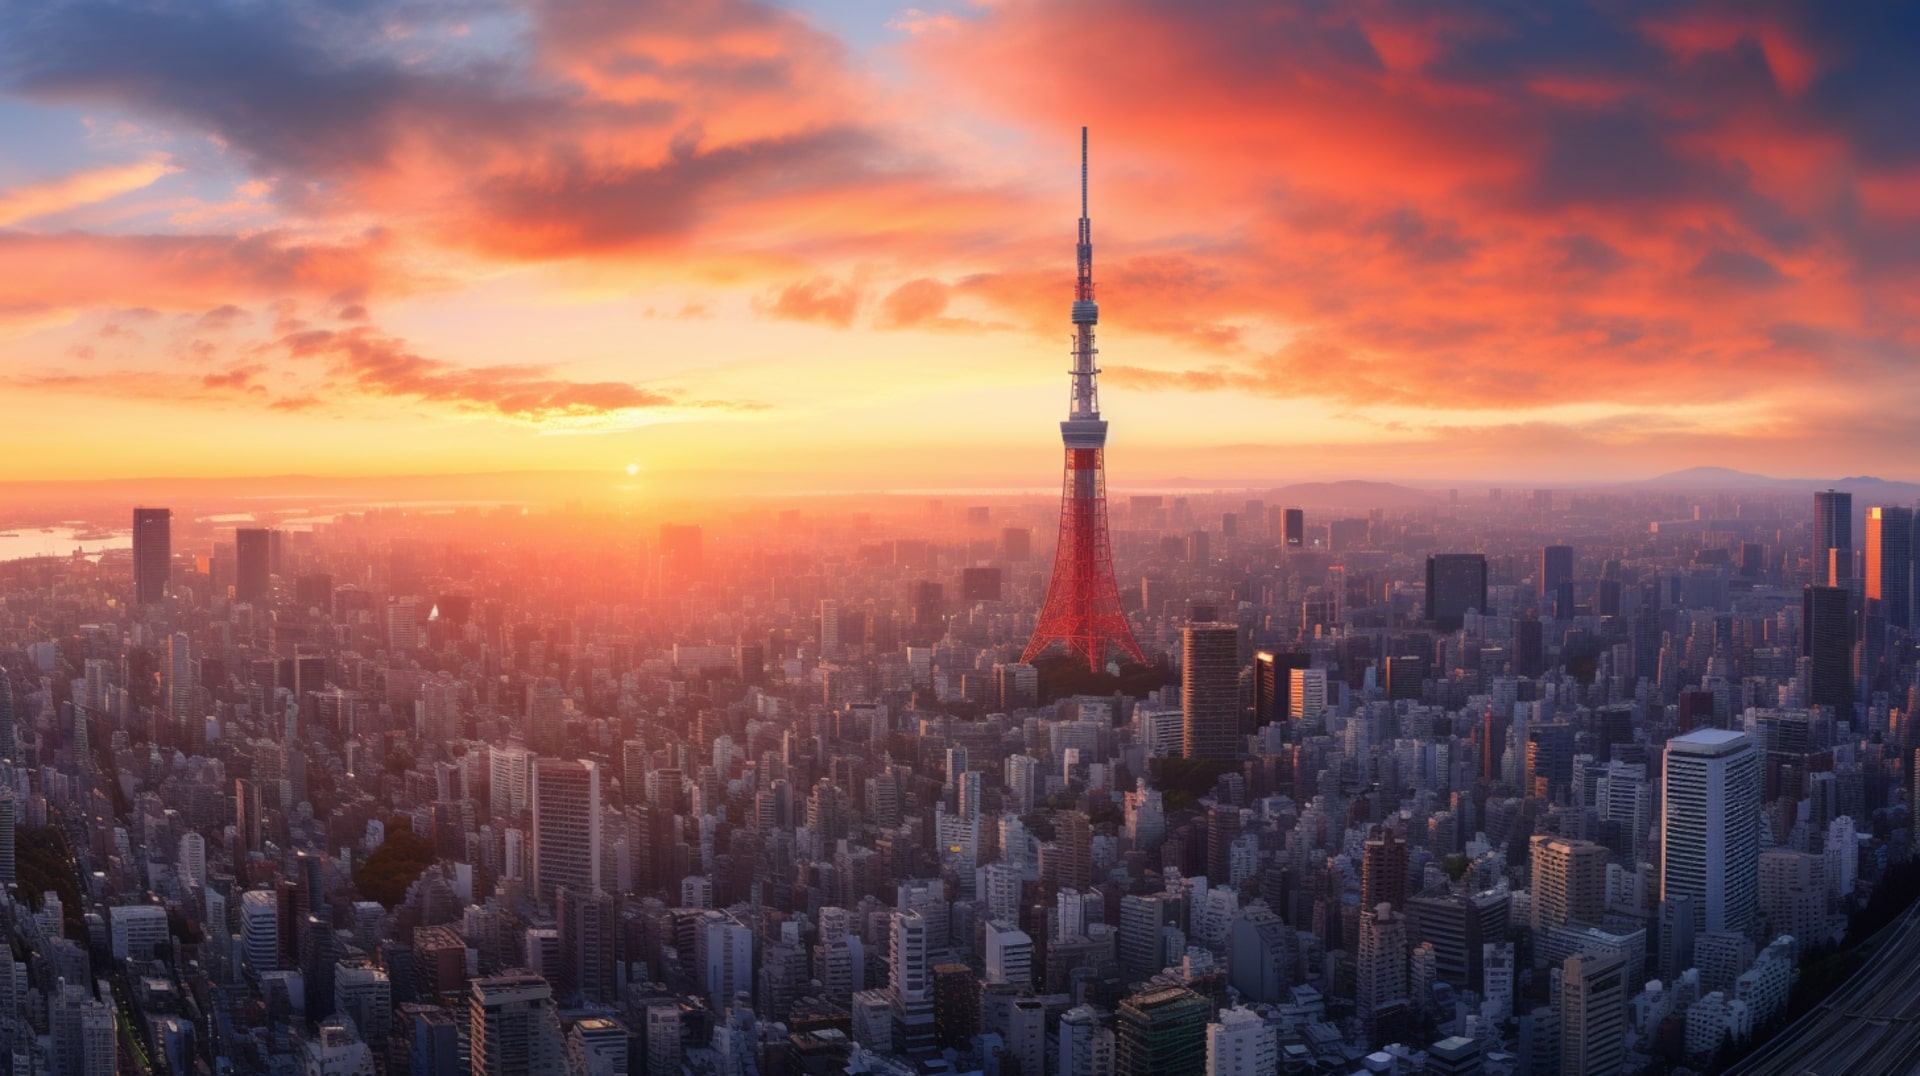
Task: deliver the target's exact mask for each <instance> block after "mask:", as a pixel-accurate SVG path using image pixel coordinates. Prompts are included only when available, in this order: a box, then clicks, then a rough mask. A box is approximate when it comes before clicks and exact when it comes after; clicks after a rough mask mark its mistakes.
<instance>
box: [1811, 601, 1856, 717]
mask: <svg viewBox="0 0 1920 1076" xmlns="http://www.w3.org/2000/svg"><path fill="white" fill-rule="evenodd" d="M1851 599H1852V594H1851V592H1850V591H1849V589H1848V588H1847V587H1844V586H1837V587H1816V586H1809V587H1807V588H1806V589H1805V590H1804V591H1802V596H1801V604H1800V623H1801V629H1800V638H1801V653H1802V656H1804V657H1806V658H1808V659H1810V662H1811V672H1810V676H1811V682H1810V683H1808V684H1807V685H1806V690H1807V701H1808V702H1810V703H1811V704H1813V705H1815V706H1831V707H1833V711H1834V715H1835V717H1837V718H1838V719H1839V720H1842V721H1849V720H1852V718H1853V634H1854V633H1853V615H1852V600H1851Z"/></svg>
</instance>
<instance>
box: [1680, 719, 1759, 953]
mask: <svg viewBox="0 0 1920 1076" xmlns="http://www.w3.org/2000/svg"><path fill="white" fill-rule="evenodd" d="M1760 777H1761V774H1760V752H1759V751H1758V750H1757V749H1755V747H1754V745H1753V741H1751V740H1749V739H1747V737H1746V735H1745V734H1744V733H1739V732H1730V731H1727V730H1725V729H1695V730H1694V731H1692V732H1689V733H1686V734H1684V735H1680V736H1675V737H1674V738H1673V739H1671V740H1668V741H1667V751H1666V766H1665V773H1664V774H1663V776H1662V779H1661V780H1662V787H1661V817H1660V899H1661V900H1673V899H1675V898H1676V897H1681V896H1687V897H1691V898H1693V914H1694V926H1695V928H1696V931H1745V930H1746V929H1747V928H1748V927H1749V926H1750V925H1751V923H1752V921H1753V913H1754V906H1755V904H1756V902H1757V901H1758V899H1759V886H1760V821H1761V820H1760V797H1761V781H1760Z"/></svg>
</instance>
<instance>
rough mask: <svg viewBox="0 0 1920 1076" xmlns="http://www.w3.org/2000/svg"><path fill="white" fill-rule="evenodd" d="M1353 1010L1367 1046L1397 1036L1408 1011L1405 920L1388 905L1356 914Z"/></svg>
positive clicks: (1381, 1043)
mask: <svg viewBox="0 0 1920 1076" xmlns="http://www.w3.org/2000/svg"><path fill="white" fill-rule="evenodd" d="M1353 999H1354V1010H1355V1011H1356V1013H1357V1014H1358V1015H1359V1017H1360V1023H1361V1026H1363V1027H1365V1028H1366V1029H1367V1041H1368V1043H1369V1044H1371V1045H1376V1046H1378V1045H1385V1044H1386V1043H1389V1042H1393V1041H1395V1040H1396V1039H1397V1038H1398V1037H1399V1031H1400V1030H1401V1027H1402V1024H1403V1022H1404V1018H1405V1017H1406V1015H1407V1014H1408V1010H1409V1007H1410V1006H1409V998H1408V991H1407V919H1406V916H1404V915H1401V914H1400V913H1398V912H1396V911H1394V910H1393V905H1391V904H1380V905H1377V906H1375V907H1372V908H1365V909H1362V910H1361V912H1360V943H1359V945H1358V946H1357V947H1356V951H1355V953H1354V958H1353Z"/></svg>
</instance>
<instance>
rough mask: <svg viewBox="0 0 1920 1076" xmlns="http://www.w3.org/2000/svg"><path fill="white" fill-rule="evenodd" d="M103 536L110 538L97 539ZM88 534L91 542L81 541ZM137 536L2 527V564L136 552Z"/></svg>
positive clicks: (122, 532)
mask: <svg viewBox="0 0 1920 1076" xmlns="http://www.w3.org/2000/svg"><path fill="white" fill-rule="evenodd" d="M101 533H105V534H106V535H107V536H106V537H104V538H101V537H96V535H99V534H101ZM82 534H85V535H88V536H89V537H88V538H87V540H85V541H82V540H80V538H79V536H80V535H82ZM132 548H133V532H132V531H130V530H116V531H110V532H101V531H96V530H93V529H91V528H82V527H70V526H64V525H63V526H59V527H54V528H51V529H48V530H42V529H41V528H39V527H18V528H13V529H7V528H4V527H0V561H6V560H24V559H25V558H27V557H65V556H71V555H72V553H73V551H74V550H75V549H79V550H81V551H83V552H84V553H86V554H87V555H88V556H98V555H99V554H100V553H101V552H102V551H103V550H108V549H132Z"/></svg>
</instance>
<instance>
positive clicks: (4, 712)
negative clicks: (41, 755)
mask: <svg viewBox="0 0 1920 1076" xmlns="http://www.w3.org/2000/svg"><path fill="white" fill-rule="evenodd" d="M19 755H20V731H19V725H18V724H17V723H16V721H15V718H14V709H13V681H12V680H10V679H8V678H7V670H5V669H0V759H5V760H7V761H8V762H12V761H13V760H14V759H16V758H18V757H19Z"/></svg>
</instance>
